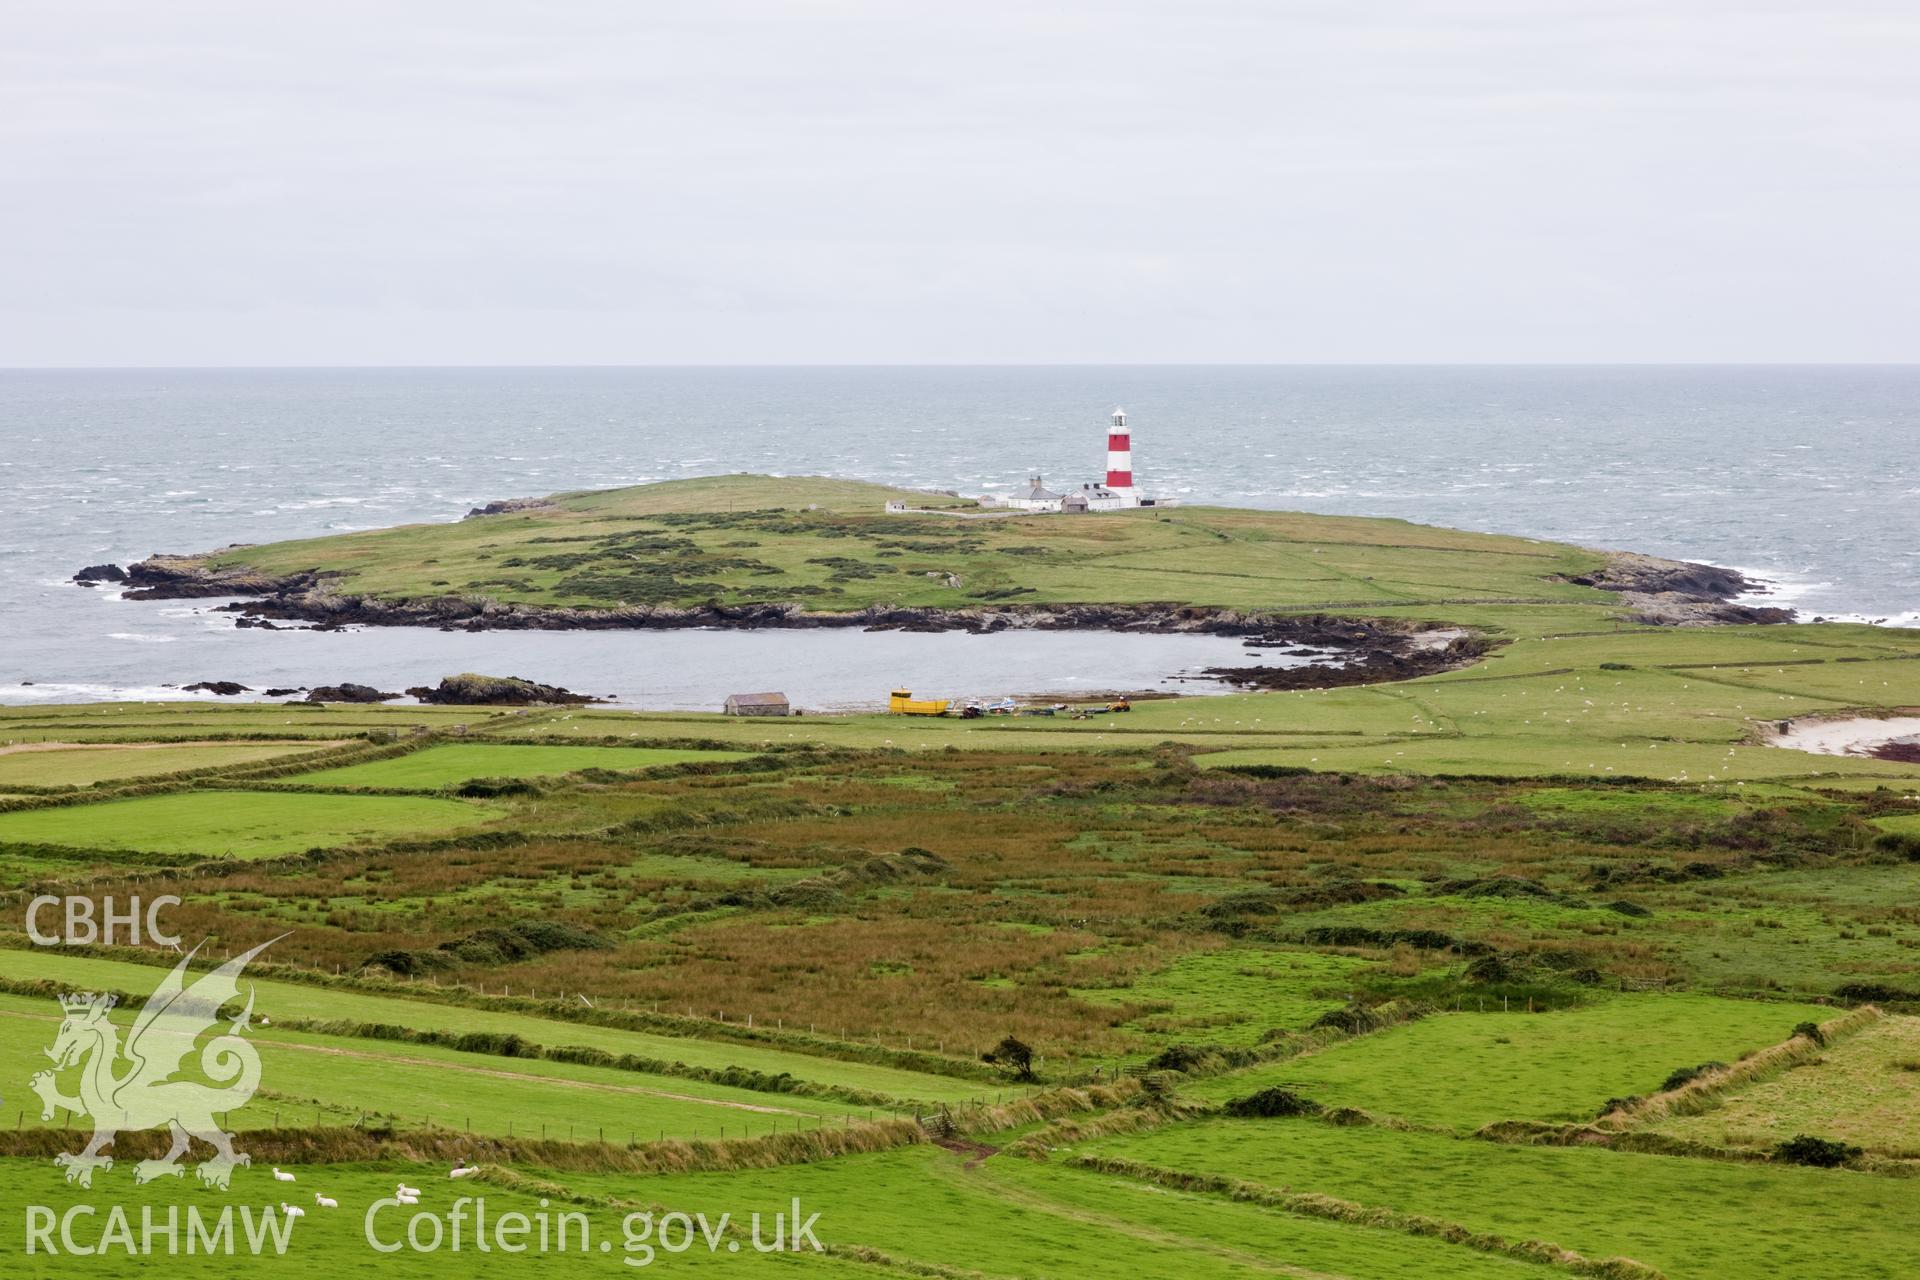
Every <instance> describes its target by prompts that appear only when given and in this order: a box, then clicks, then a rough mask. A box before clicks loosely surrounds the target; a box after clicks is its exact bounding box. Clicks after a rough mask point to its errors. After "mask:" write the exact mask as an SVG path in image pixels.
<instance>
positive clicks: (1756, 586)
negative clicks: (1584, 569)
mask: <svg viewBox="0 0 1920 1280" xmlns="http://www.w3.org/2000/svg"><path fill="white" fill-rule="evenodd" d="M1568 581H1569V582H1573V583H1576V584H1578V585H1580V586H1583V587H1593V588H1596V589H1597V590H1600V591H1613V592H1617V593H1618V594H1619V596H1620V598H1621V600H1622V602H1623V603H1624V604H1626V605H1627V607H1628V608H1629V609H1631V610H1632V612H1631V613H1630V614H1628V618H1629V619H1630V620H1631V621H1633V622H1638V623H1642V624H1645V625H1649V626H1656V627H1701V626H1719V625H1724V624H1727V623H1778V622H1792V621H1793V619H1794V616H1795V615H1794V611H1793V610H1792V609H1782V608H1778V607H1776V606H1772V605H1754V604H1743V603H1741V601H1742V600H1743V599H1745V598H1747V597H1751V596H1755V595H1761V594H1764V593H1765V592H1766V589H1767V588H1766V584H1765V583H1762V582H1758V581H1755V580H1754V579H1752V578H1749V577H1747V575H1746V574H1744V573H1741V572H1740V571H1739V570H1737V569H1723V568H1721V567H1720V566H1719V565H1712V564H1694V563H1691V562H1689V561H1685V560H1663V559H1661V558H1660V557H1659V556H1645V555H1640V554H1639V553H1637V552H1632V551H1612V552H1608V553H1607V561H1606V563H1605V564H1604V565H1602V566H1601V567H1600V569H1598V570H1597V571H1595V572H1593V573H1588V574H1582V575H1580V576H1579V577H1575V578H1569V579H1568Z"/></svg>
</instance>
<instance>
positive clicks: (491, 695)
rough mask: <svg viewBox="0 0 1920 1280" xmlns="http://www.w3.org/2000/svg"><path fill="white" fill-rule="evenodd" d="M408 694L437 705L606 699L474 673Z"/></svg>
mask: <svg viewBox="0 0 1920 1280" xmlns="http://www.w3.org/2000/svg"><path fill="white" fill-rule="evenodd" d="M407 696H408V697H410V698H418V699H419V700H420V701H422V702H425V703H429V704H431V705H434V706H447V707H531V706H541V705H547V706H574V707H577V706H582V705H584V704H586V703H589V702H604V701H606V699H604V698H593V697H589V696H587V695H586V694H584V693H575V692H573V691H572V690H571V689H562V688H560V687H559V686H558V685H551V684H540V683H539V682H537V681H534V680H523V679H521V678H520V677H519V676H482V675H475V674H473V673H472V672H466V673H465V674H462V675H457V676H446V677H444V678H443V679H442V680H441V681H440V683H439V684H438V685H437V686H435V687H434V688H431V689H429V688H427V687H425V686H424V685H423V686H419V687H416V688H412V689H409V690H407Z"/></svg>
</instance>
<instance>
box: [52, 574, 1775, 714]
mask: <svg viewBox="0 0 1920 1280" xmlns="http://www.w3.org/2000/svg"><path fill="white" fill-rule="evenodd" d="M333 577H334V575H330V574H326V573H322V572H304V573H296V574H290V575H286V576H279V577H276V576H273V575H268V574H262V573H258V572H254V571H251V570H227V569H214V568H210V567H208V565H207V563H206V558H205V557H203V556H174V555H156V556H153V557H151V558H149V559H146V560H143V561H140V562H139V563H137V564H133V565H129V566H127V567H126V568H125V569H121V568H120V567H119V566H117V565H91V566H88V567H87V568H86V569H83V570H81V571H80V573H78V574H76V575H75V581H76V582H80V583H82V584H84V585H94V584H96V583H101V582H113V583H120V584H124V585H125V588H126V596H127V598H128V599H133V600H177V599H213V598H219V597H231V596H239V597H246V598H244V599H241V600H238V601H236V602H234V603H230V604H225V605H221V606H218V607H219V608H220V609H221V610H223V611H226V612H230V613H234V614H236V615H238V617H237V620H236V621H237V625H239V626H243V627H261V628H266V629H273V628H277V627H279V626H280V625H281V624H283V623H295V624H303V625H305V626H309V627H317V628H321V629H337V628H343V627H434V628H437V629H440V630H444V631H632V630H680V629H687V628H701V627H710V628H728V629H756V628H796V629H825V628H858V629H861V630H867V631H918V632H944V631H965V632H969V633H972V634H975V635H989V634H993V633H996V632H1003V631H1012V630H1035V631H1114V632H1129V631H1132V632H1142V631H1145V632H1154V633H1158V634H1168V633H1173V634H1195V635H1216V636H1240V637H1244V638H1246V639H1247V641H1248V644H1249V646H1250V647H1256V646H1260V645H1275V646H1287V647H1295V648H1314V649H1320V650H1324V651H1327V652H1328V653H1329V654H1330V655H1335V656H1339V657H1341V658H1344V659H1345V660H1344V661H1343V662H1341V663H1337V664H1335V663H1316V664H1313V665H1309V666H1301V667H1273V666H1265V665H1247V666H1220V667H1210V668H1208V669H1207V670H1206V672H1205V674H1207V675H1208V676H1212V677H1214V678H1217V679H1220V680H1225V681H1227V682H1229V683H1232V684H1235V685H1239V686H1241V687H1244V688H1254V689H1313V688H1329V687H1336V686H1341V685H1351V684H1375V683H1381V682H1385V681H1393V680H1408V679H1413V678H1415V677H1418V676H1424V675H1433V674H1436V673H1438V672H1441V671H1449V670H1453V669H1456V668H1458V667H1463V666H1467V665H1469V664H1471V663H1472V662H1474V661H1475V660H1476V659H1478V658H1479V657H1480V656H1481V655H1482V654H1484V653H1485V652H1486V651H1487V649H1488V648H1489V647H1490V645H1489V642H1488V641H1487V640H1486V639H1485V638H1484V637H1480V636H1475V635H1469V634H1466V633H1464V632H1460V631H1458V630H1457V629H1451V628H1443V627H1439V626H1435V625H1428V624H1420V623H1412V622H1401V621H1381V620H1369V619H1364V618H1354V617H1339V616H1335V615H1332V614H1326V613H1315V614H1282V613H1263V612H1258V611H1252V610H1242V609H1228V608H1221V607H1214V606H1206V605H1181V604H1018V605H979V606H972V607H967V608H959V609H943V608H933V607H929V606H903V605H875V606H871V607H868V608H865V609H859V610H851V611H825V610H812V609H808V608H806V607H805V606H804V605H801V604H798V603H792V602H764V603H753V604H742V605H718V604H708V605H698V606H694V607H691V608H676V607H673V606H667V605H636V606H624V607H614V608H580V607H573V606H566V605H536V604H517V603H512V602H503V601H498V600H491V599H486V598H484V597H476V596H434V597H427V598H420V599H396V600H389V599H381V598H378V597H373V596H364V595H349V594H344V593H340V592H337V591H333V590H330V589H329V584H330V580H332V579H333ZM1570 581H1573V582H1576V583H1578V584H1579V585H1581V586H1588V587H1594V588H1597V589H1599V590H1602V591H1610V592H1615V593H1617V594H1618V595H1619V596H1620V598H1621V601H1622V603H1623V604H1624V605H1625V606H1626V607H1627V609H1628V610H1630V612H1629V613H1628V614H1627V616H1628V618H1629V619H1630V620H1631V621H1634V622H1638V623H1642V624H1652V625H1663V626H1706V625H1717V624H1725V623H1777V622H1790V621H1792V620H1793V617H1794V614H1793V611H1792V610H1790V609H1780V608H1772V607H1767V606H1757V605H1751V604H1745V603H1741V602H1740V601H1741V599H1742V598H1743V597H1747V596H1751V595H1752V594H1754V593H1755V592H1757V591H1759V590H1761V589H1762V587H1761V584H1758V583H1756V582H1754V581H1753V580H1751V579H1749V578H1747V577H1746V576H1745V575H1743V574H1741V573H1739V572H1737V571H1735V570H1732V569H1723V568H1719V567H1717V566H1713V565H1703V564H1690V563H1686V562H1682V561H1675V560H1662V559H1659V558H1657V557H1654V556H1643V555H1636V554H1632V553H1613V554H1610V555H1609V556H1608V557H1607V560H1606V563H1605V564H1604V565H1603V566H1602V567H1601V568H1600V569H1599V570H1596V571H1595V572H1593V573H1590V574H1586V575H1583V576H1581V577H1577V578H1573V579H1570ZM410 692H411V691H410Z"/></svg>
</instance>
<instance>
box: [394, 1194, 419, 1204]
mask: <svg viewBox="0 0 1920 1280" xmlns="http://www.w3.org/2000/svg"><path fill="white" fill-rule="evenodd" d="M394 1201H395V1202H396V1203H398V1204H419V1203H420V1197H419V1196H395V1197H394Z"/></svg>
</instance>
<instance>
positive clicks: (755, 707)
mask: <svg viewBox="0 0 1920 1280" xmlns="http://www.w3.org/2000/svg"><path fill="white" fill-rule="evenodd" d="M721 712H722V714H724V715H730V716H787V715H792V714H793V708H791V707H789V706H788V705H787V695H786V694H784V693H730V694H728V695H727V705H726V706H724V707H722V708H721Z"/></svg>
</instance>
